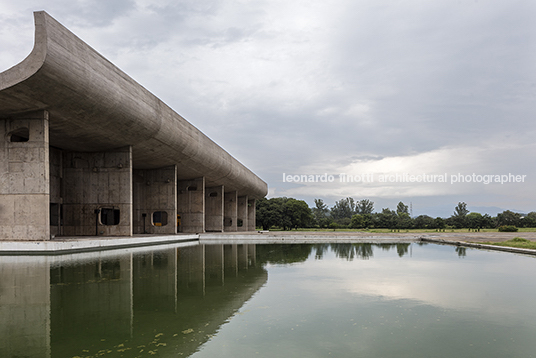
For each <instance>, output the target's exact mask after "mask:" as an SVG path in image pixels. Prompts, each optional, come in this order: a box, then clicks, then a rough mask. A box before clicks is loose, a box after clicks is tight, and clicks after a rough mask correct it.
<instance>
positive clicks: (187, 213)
mask: <svg viewBox="0 0 536 358" xmlns="http://www.w3.org/2000/svg"><path fill="white" fill-rule="evenodd" d="M177 215H180V217H181V219H180V221H181V225H180V227H179V230H180V232H189V233H192V232H205V178H204V177H202V178H197V179H193V180H179V181H178V185H177Z"/></svg>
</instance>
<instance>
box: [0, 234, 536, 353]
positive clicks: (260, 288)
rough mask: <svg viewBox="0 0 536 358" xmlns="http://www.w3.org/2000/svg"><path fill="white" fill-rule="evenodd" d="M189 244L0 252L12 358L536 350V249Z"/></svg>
mask: <svg viewBox="0 0 536 358" xmlns="http://www.w3.org/2000/svg"><path fill="white" fill-rule="evenodd" d="M189 245H190V246H186V245H175V246H166V247H156V248H152V249H147V248H138V249H130V250H120V251H114V252H101V253H88V254H78V255H68V256H49V257H45V256H18V257H17V256H0V320H1V323H2V324H1V325H0V357H45V358H49V357H53V358H56V357H58V358H59V357H61V358H64V357H193V358H202V357H257V356H258V357H534V356H536V305H535V304H534V300H535V298H536V279H535V272H536V259H535V258H533V257H526V256H519V255H514V254H510V253H501V252H487V251H479V250H475V249H467V250H464V249H459V248H458V249H456V248H454V247H450V246H439V245H434V244H416V243H413V244H395V245H375V244H314V245H313V244H286V245H259V244H257V245H251V244H250V245H247V244H243V245H200V244H197V243H196V244H189ZM151 250H152V251H151Z"/></svg>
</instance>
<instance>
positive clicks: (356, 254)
mask: <svg viewBox="0 0 536 358" xmlns="http://www.w3.org/2000/svg"><path fill="white" fill-rule="evenodd" d="M409 245H411V244H366V243H363V244H332V245H331V249H332V250H333V252H334V253H335V254H336V256H337V257H340V258H343V259H346V260H349V261H351V260H353V259H354V258H360V259H362V260H368V259H369V258H371V257H373V256H374V255H373V249H374V247H379V248H381V249H382V250H384V251H389V250H391V249H395V250H396V251H397V253H398V256H400V257H402V256H404V255H406V254H408V252H409Z"/></svg>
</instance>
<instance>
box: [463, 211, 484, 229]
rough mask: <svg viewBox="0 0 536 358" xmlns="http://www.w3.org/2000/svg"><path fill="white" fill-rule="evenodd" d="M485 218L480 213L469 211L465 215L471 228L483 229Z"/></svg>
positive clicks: (466, 221)
mask: <svg viewBox="0 0 536 358" xmlns="http://www.w3.org/2000/svg"><path fill="white" fill-rule="evenodd" d="M483 219H484V218H483V216H482V214H480V213H469V214H467V216H466V217H465V223H466V224H467V227H468V228H470V229H475V230H476V229H482V227H483V223H484V220H483Z"/></svg>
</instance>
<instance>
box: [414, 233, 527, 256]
mask: <svg viewBox="0 0 536 358" xmlns="http://www.w3.org/2000/svg"><path fill="white" fill-rule="evenodd" d="M420 241H421V242H429V243H433V244H441V245H451V246H461V247H471V248H474V249H482V250H492V251H504V252H511V253H515V254H524V255H535V256H536V250H532V249H523V248H519V247H508V246H497V245H487V244H479V243H475V242H466V241H454V240H444V239H435V238H427V237H423V238H421V240H420Z"/></svg>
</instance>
